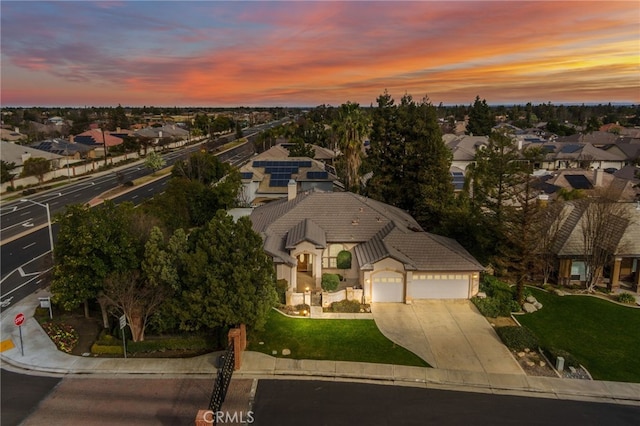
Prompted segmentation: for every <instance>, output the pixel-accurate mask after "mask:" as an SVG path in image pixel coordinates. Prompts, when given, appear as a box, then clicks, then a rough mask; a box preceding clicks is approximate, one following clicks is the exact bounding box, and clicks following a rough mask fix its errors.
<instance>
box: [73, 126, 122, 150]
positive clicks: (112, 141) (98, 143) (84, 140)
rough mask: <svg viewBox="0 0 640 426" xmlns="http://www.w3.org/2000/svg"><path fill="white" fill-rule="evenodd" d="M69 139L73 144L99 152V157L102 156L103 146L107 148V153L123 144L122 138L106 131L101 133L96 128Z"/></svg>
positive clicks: (100, 130)
mask: <svg viewBox="0 0 640 426" xmlns="http://www.w3.org/2000/svg"><path fill="white" fill-rule="evenodd" d="M71 139H72V141H73V142H76V143H81V144H83V145H88V146H90V147H92V148H94V149H95V151H96V152H99V154H100V156H104V146H105V145H106V146H107V151H109V148H111V147H114V146H117V145H120V144H121V143H122V142H123V139H122V138H119V137H117V136H114V135H113V134H112V133H111V132H109V131H107V130H105V131H104V132H103V131H102V129H98V128H96V129H91V130H87V131H86V132H82V133H80V134H79V135H76V136H72V137H71Z"/></svg>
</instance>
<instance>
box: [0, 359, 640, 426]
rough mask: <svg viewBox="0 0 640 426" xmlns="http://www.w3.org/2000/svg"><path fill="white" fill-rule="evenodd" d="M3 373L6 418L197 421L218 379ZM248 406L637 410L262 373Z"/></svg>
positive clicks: (305, 411) (502, 419) (385, 415)
mask: <svg viewBox="0 0 640 426" xmlns="http://www.w3.org/2000/svg"><path fill="white" fill-rule="evenodd" d="M1 379H2V418H1V422H2V425H3V426H4V425H17V424H23V425H54V424H83V425H133V424H135V425H193V421H194V419H195V415H196V413H197V411H198V410H199V409H206V408H207V404H208V401H209V397H210V393H211V390H212V385H213V377H211V378H184V377H180V378H167V377H159V378H150V377H149V376H146V377H144V376H139V377H137V378H131V377H128V376H120V377H116V376H110V377H94V376H67V377H65V378H63V379H61V380H60V379H56V378H51V377H40V378H39V377H35V376H25V375H21V374H15V373H10V372H7V371H5V370H2V377H1ZM234 380H237V379H234ZM240 380H245V381H246V379H240ZM232 387H233V383H232ZM248 396H249V395H248V394H247V395H246V397H247V401H248ZM248 408H249V407H248V405H247V410H246V412H244V413H242V414H241V413H237V416H236V418H240V416H242V418H244V419H249V418H252V419H253V420H254V422H253V423H252V424H254V425H260V426H262V425H265V426H273V425H278V426H287V425H292V426H293V425H296V426H297V425H301V424H305V425H310V426H321V425H327V426H338V425H349V426H354V425H367V426H372V425H373V426H375V425H394V426H395V425H421V426H423V425H469V424H479V425H512V424H518V425H573V424H579V425H602V424H610V425H633V424H637V419H638V416H640V407H637V406H627V405H614V404H605V403H598V402H583V401H567V400H558V399H546V398H535V397H519V396H507V395H493V394H485V393H472V392H459V391H449V390H436V389H424V388H413V387H401V386H391V385H380V384H364V383H348V382H334V381H313V380H259V381H258V387H257V392H256V396H255V403H254V406H253V407H252V410H251V411H252V413H251V416H249V415H248V412H249V409H248ZM224 410H225V405H224V404H223V407H222V411H223V412H224ZM233 414H234V413H230V416H231V417H232V416H233ZM221 424H222V423H221Z"/></svg>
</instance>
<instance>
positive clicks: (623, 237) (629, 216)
mask: <svg viewBox="0 0 640 426" xmlns="http://www.w3.org/2000/svg"><path fill="white" fill-rule="evenodd" d="M595 208H596V207H595V206H594V205H593V204H591V203H589V202H588V200H579V201H575V202H570V203H567V205H566V206H565V210H564V211H565V215H566V218H565V219H564V222H563V223H562V224H561V226H560V229H559V230H558V233H557V236H556V239H555V243H554V245H553V247H552V251H553V252H554V253H556V254H557V255H558V256H561V257H580V256H583V255H584V251H585V249H584V235H583V229H584V226H586V225H585V224H586V223H587V219H586V212H587V209H590V210H589V211H592V210H593V209H595ZM605 225H606V229H605V230H604V231H603V232H602V239H603V240H602V241H598V244H600V245H601V246H603V247H604V248H605V249H607V250H608V251H611V253H612V254H614V255H617V256H634V257H635V256H640V209H638V208H637V205H636V204H635V203H619V204H618V206H617V207H615V208H614V211H612V212H611V213H610V214H609V215H608V217H607V220H606V224H605Z"/></svg>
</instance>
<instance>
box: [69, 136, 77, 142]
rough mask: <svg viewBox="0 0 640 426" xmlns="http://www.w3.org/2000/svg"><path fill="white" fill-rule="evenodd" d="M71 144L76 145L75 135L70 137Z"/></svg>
mask: <svg viewBox="0 0 640 426" xmlns="http://www.w3.org/2000/svg"><path fill="white" fill-rule="evenodd" d="M69 143H76V141H75V137H74V136H73V135H69Z"/></svg>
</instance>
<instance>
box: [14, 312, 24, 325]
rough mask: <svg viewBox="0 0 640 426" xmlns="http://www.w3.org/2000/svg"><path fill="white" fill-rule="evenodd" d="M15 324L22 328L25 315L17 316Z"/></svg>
mask: <svg viewBox="0 0 640 426" xmlns="http://www.w3.org/2000/svg"><path fill="white" fill-rule="evenodd" d="M13 322H14V323H15V324H16V325H17V326H21V325H22V323H23V322H24V314H23V313H22V312H21V313H19V314H18V315H16V317H15V318H14V320H13Z"/></svg>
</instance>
